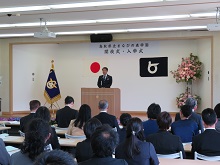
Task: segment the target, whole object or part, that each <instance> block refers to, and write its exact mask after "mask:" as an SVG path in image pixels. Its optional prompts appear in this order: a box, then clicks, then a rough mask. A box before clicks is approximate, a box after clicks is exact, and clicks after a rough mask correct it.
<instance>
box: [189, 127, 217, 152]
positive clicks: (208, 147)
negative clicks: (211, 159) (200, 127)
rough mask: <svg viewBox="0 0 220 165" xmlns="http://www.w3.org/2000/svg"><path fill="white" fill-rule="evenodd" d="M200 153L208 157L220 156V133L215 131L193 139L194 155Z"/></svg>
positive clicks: (209, 130) (210, 130)
mask: <svg viewBox="0 0 220 165" xmlns="http://www.w3.org/2000/svg"><path fill="white" fill-rule="evenodd" d="M195 151H196V152H198V153H200V154H203V155H206V156H220V133H219V132H217V131H216V130H214V129H206V130H205V132H203V133H202V134H199V135H197V136H195V137H193V140H192V153H194V152H195Z"/></svg>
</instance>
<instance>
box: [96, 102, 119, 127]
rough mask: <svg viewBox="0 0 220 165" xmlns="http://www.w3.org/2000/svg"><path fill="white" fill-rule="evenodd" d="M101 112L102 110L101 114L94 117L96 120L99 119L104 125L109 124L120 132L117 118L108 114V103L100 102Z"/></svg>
mask: <svg viewBox="0 0 220 165" xmlns="http://www.w3.org/2000/svg"><path fill="white" fill-rule="evenodd" d="M99 110H100V113H99V114H98V115H96V116H94V118H97V119H98V120H99V121H100V122H101V123H102V124H108V125H110V126H111V127H112V128H117V130H119V126H118V122H117V119H116V117H115V116H113V115H110V114H108V113H107V111H108V102H107V101H106V100H100V101H99Z"/></svg>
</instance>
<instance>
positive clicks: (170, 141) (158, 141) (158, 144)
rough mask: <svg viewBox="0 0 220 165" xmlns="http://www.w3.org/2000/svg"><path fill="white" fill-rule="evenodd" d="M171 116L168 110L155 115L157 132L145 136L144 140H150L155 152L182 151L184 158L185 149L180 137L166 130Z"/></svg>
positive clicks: (171, 152)
mask: <svg viewBox="0 0 220 165" xmlns="http://www.w3.org/2000/svg"><path fill="white" fill-rule="evenodd" d="M171 123H172V118H171V116H170V114H169V113H168V112H161V113H160V114H159V115H158V117H157V124H158V126H159V132H157V133H154V134H151V135H149V136H147V138H146V141H147V142H151V143H152V144H153V146H154V148H155V150H156V153H157V154H165V155H166V154H174V153H177V152H180V151H182V154H183V158H185V151H184V149H183V144H182V141H181V139H180V137H178V136H176V135H173V134H171V133H170V132H169V131H168V130H169V128H170V125H171Z"/></svg>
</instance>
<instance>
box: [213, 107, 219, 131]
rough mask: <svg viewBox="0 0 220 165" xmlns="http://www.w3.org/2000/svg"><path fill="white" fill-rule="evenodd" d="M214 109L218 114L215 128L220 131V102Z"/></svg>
mask: <svg viewBox="0 0 220 165" xmlns="http://www.w3.org/2000/svg"><path fill="white" fill-rule="evenodd" d="M214 111H215V113H216V115H217V118H218V119H217V120H218V121H217V123H216V124H215V129H216V131H218V132H220V103H218V104H217V105H216V106H215V108H214Z"/></svg>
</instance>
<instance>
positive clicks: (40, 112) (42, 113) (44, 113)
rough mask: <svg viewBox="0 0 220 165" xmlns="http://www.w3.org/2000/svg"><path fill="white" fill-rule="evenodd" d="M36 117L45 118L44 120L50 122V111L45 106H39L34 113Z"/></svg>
mask: <svg viewBox="0 0 220 165" xmlns="http://www.w3.org/2000/svg"><path fill="white" fill-rule="evenodd" d="M35 117H36V118H40V119H43V120H45V121H46V122H50V117H51V116H50V111H49V109H48V108H47V107H45V106H41V107H39V108H38V109H37V111H36V114H35Z"/></svg>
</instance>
